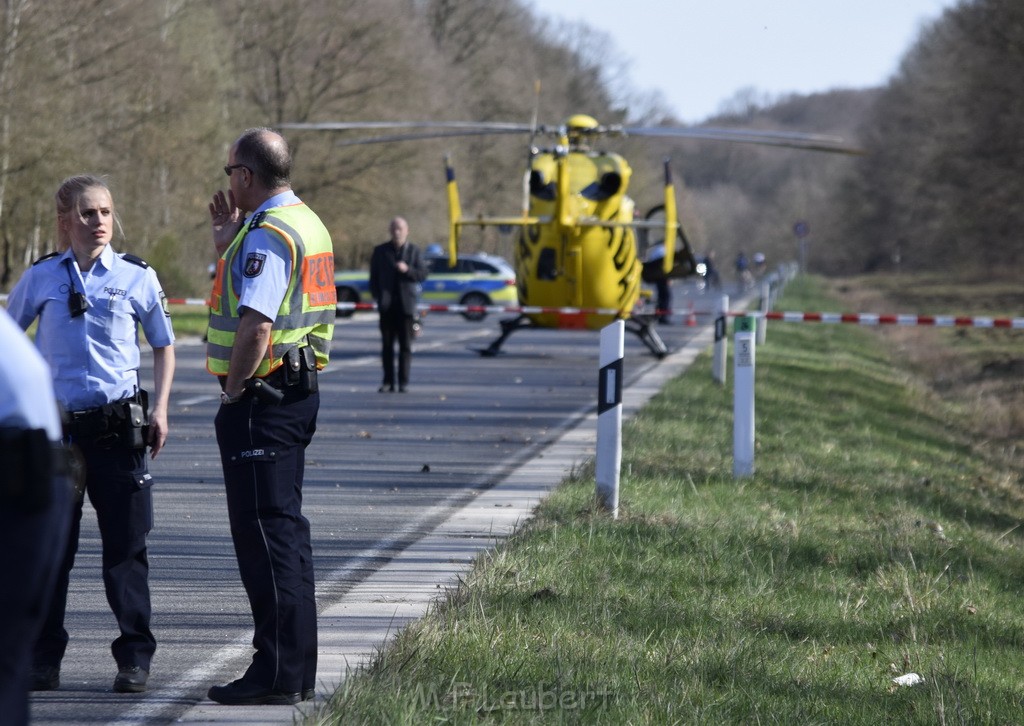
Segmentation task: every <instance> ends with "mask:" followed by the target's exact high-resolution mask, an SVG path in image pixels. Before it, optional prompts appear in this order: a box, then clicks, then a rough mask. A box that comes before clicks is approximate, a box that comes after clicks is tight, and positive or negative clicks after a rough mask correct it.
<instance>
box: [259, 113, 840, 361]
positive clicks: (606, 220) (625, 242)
mask: <svg viewBox="0 0 1024 726" xmlns="http://www.w3.org/2000/svg"><path fill="white" fill-rule="evenodd" d="M279 127H280V128H283V129H296V130H336V131H347V130H362V131H368V130H384V129H395V130H398V129H401V130H403V131H404V133H401V134H394V135H384V136H374V137H368V138H362V139H356V140H349V141H342V142H340V143H339V145H342V146H347V145H355V144H367V143H384V142H395V141H407V140H414V139H428V138H439V137H450V136H469V135H484V134H525V133H528V134H530V139H531V144H530V163H529V167H528V169H527V171H526V173H525V175H524V180H523V197H524V201H523V207H522V210H521V212H520V214H518V215H513V216H507V217H485V216H478V217H472V218H467V217H465V216H464V215H463V214H462V210H461V205H460V202H459V193H458V186H457V184H456V180H455V172H454V169H453V167H452V165H451V161H450V158H446V160H445V167H446V169H445V171H446V177H447V196H448V209H449V256H450V260H451V264H452V265H453V266H454V265H455V263H456V260H457V257H458V249H459V239H460V236H461V233H462V231H463V229H464V228H466V227H482V226H501V227H519V228H520V230H519V236H518V241H517V243H516V244H515V253H514V267H515V270H516V280H517V287H518V292H519V303H520V308H519V309H520V310H521V312H520V313H519V314H518V315H517V316H516V317H514V318H508V319H505V320H502V321H501V334H500V336H499V337H498V338H496V339H495V340H494V341H493V342H492V343H491V344H490V345H489V346H488V347H487V348H484V349H481V350H480V351H479V352H480V353H481V354H482V355H486V356H493V355H497V353H498V352H500V349H501V346H502V344H503V343H504V342H505V340H506V339H507V338H508V337H509V336H510V335H511V334H512V333H514V332H515V331H516V330H519V329H521V328H524V327H540V328H558V329H590V330H596V329H600V328H602V327H604V326H606V325H608V324H609V323H610V322H612V321H613V320H617V319H621V320H624V321H625V323H626V328H627V330H629V331H630V332H632V333H634V334H636V335H637V336H638V337H639V338H640V340H641V341H642V342H643V343H644V345H646V346H647V348H648V349H649V350H650V351H651V352H652V353H653V354H654V355H655V356H658V357H663V356H665V355H666V354H667V353H668V352H669V350H668V348H667V347H666V345H665V343H664V341H663V340H662V339H661V337H660V336H659V335H658V333H657V331H656V329H655V327H654V325H653V323H654V320H655V317H656V314H657V313H644V312H638V311H637V310H636V308H637V303H638V301H639V300H640V297H641V278H642V276H643V278H644V279H645V280H647V281H650V280H652V279H653V278H654V277H657V276H658V275H664V276H666V277H669V278H679V277H685V276H687V275H690V274H693V273H694V272H695V270H696V262H695V260H694V257H693V251H692V249H691V248H690V245H689V243H688V242H687V239H686V235H685V234H684V232H683V228H682V225H681V224H680V223H679V220H678V216H677V211H676V193H675V187H674V184H673V181H672V173H671V170H670V168H669V163H668V161H667V160H666V161H665V162H664V169H665V171H664V175H665V182H664V200H663V202H662V203H661V204H660V205H659V206H658V207H657V208H656V210H653V212H654V213H653V214H652V213H648V214H647V215H645V216H643V217H642V216H641V215H640V214H639V212H638V210H637V208H636V205H635V203H634V201H633V200H632V199H631V198H630V197H629V196H628V194H627V191H628V189H629V182H630V177H631V176H632V169H631V168H630V166H629V163H628V162H627V161H626V160H625V159H624V158H623V157H622V156H620V155H619V154H616V153H613V152H605V151H597V150H594V149H593V148H592V146H593V142H594V141H596V140H597V139H599V138H601V137H616V136H617V137H626V136H661V137H682V138H697V139H712V140H723V141H732V142H741V143H755V144H768V145H774V146H788V147H796V148H802V149H813V150H821V151H831V152H841V153H857V151H856V150H855V149H852V148H850V147H849V146H847V145H846V144H845V143H844V142H843V141H842V139H839V138H836V137H831V136H821V135H812V134H798V133H787V132H766V131H742V130H736V129H720V128H709V127H688V128H674V127H658V126H655V127H625V126H618V125H615V126H602V125H601V124H599V123H598V121H597V120H596V119H594V118H593V117H591V116H588V115H585V114H577V115H574V116H571V117H570V118H569V119H568V120H567V121H566V122H565V123H564V124H561V125H559V126H557V127H546V126H537V125H536V123H532V124H518V123H476V122H416V121H410V122H348V123H345V122H342V123H290V124H288V123H286V124H280V125H279ZM410 132H412V133H410ZM537 136H546V137H550V138H551V139H553V141H554V143H553V145H552V146H550V147H549V148H538V147H536V146H534V145H533V140H534V139H535V138H536V137H537ZM638 233H639V234H638ZM638 237H639V240H640V242H641V243H642V244H640V245H639V246H638ZM666 240H673V241H674V244H666V243H665V241H666ZM656 244H661V245H663V256H662V257H661V259H660V262H659V263H654V264H648V265H647V266H646V267H645V266H644V265H643V260H642V259H641V256H642V255H643V253H644V250H645V249H647V248H650V247H653V246H654V245H656ZM639 247H643V248H644V249H639Z"/></svg>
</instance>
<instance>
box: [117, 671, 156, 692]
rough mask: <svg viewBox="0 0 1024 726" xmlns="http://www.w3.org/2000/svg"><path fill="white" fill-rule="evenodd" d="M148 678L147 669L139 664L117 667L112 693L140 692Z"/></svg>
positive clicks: (144, 687) (143, 689) (144, 688)
mask: <svg viewBox="0 0 1024 726" xmlns="http://www.w3.org/2000/svg"><path fill="white" fill-rule="evenodd" d="M148 680H149V671H145V670H143V669H142V668H140V667H139V666H123V667H121V668H118V670H117V677H116V678H114V693H142V692H143V691H145V690H146V681H148Z"/></svg>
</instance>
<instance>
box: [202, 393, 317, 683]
mask: <svg viewBox="0 0 1024 726" xmlns="http://www.w3.org/2000/svg"><path fill="white" fill-rule="evenodd" d="M298 389H299V387H298V386H294V387H290V388H285V389H284V392H285V397H284V400H283V401H282V402H281V404H280V405H267V404H265V403H262V402H260V401H258V400H257V399H255V398H254V397H252V396H251V395H250V394H246V396H245V397H244V398H243V399H242V400H241V401H239V402H238V403H232V404H228V405H222V406H221V407H220V411H218V412H217V417H216V419H215V420H214V427H215V429H216V432H217V444H218V445H219V447H220V456H221V463H222V464H223V467H224V486H225V489H226V491H227V505H228V520H229V522H230V525H231V539H232V541H233V542H234V546H235V557H236V558H237V560H238V572H239V575H240V576H241V579H242V585H243V586H244V587H245V592H246V595H248V597H249V606H250V607H251V608H252V617H253V623H254V626H255V629H254V634H253V641H252V642H253V647H254V648H255V649H256V652H255V653H254V654H253V657H252V663H251V664H250V665H249V668H248V669H247V670H246V672H245V675H244V676H243V677H244V679H245V680H246V682H248V683H252V684H254V685H257V686H260V687H263V688H273V689H278V690H281V691H284V692H287V693H298V692H300V691H302V690H306V689H309V688H314V687H315V685H316V656H317V653H316V649H317V636H316V599H315V596H314V578H313V549H312V545H311V543H310V533H309V520H307V519H306V518H305V517H304V516H303V515H302V479H303V470H304V468H305V462H306V454H305V452H306V446H308V445H309V442H310V441H311V440H312V438H313V433H314V432H315V431H316V417H317V412H318V411H319V409H320V394H319V393H313V394H305V393H302V392H301V391H299V390H298Z"/></svg>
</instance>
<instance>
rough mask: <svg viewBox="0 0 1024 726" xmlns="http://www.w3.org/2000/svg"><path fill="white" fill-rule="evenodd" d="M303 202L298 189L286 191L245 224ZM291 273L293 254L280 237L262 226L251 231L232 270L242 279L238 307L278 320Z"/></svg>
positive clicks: (258, 210)
mask: <svg viewBox="0 0 1024 726" xmlns="http://www.w3.org/2000/svg"><path fill="white" fill-rule="evenodd" d="M301 203H302V201H301V200H300V199H299V198H298V197H297V196H296V195H295V193H294V192H291V191H287V192H282V193H281V194H277V195H275V196H273V197H271V198H270V199H268V200H267V201H265V202H264V203H263V204H261V205H260V206H259V209H257V210H256V211H255V212H254V213H253V214H252V216H250V217H248V218H247V219H246V220H245V222H244V224H245V225H248V224H249V222H250V220H252V218H253V217H255V216H256V215H257V214H259V213H260V212H265V211H266V210H268V209H271V208H273V207H286V206H289V205H293V204H301ZM291 274H292V253H291V250H290V249H289V248H288V246H287V245H286V244H285V243H284V242H283V241H282V240H281V238H280V237H279V236H277V235H276V234H272V233H269V232H267V231H265V230H263V229H261V228H256V229H254V230H252V231H251V232H247V233H246V235H245V239H243V240H242V250H241V252H239V254H237V255H235V261H234V269H232V270H231V279H232V280H238V281H239V283H238V285H239V288H238V290H239V293H238V306H239V307H245V308H250V309H252V310H255V311H257V312H259V313H262V314H263V315H265V316H267V317H268V318H270V319H271V320H274V319H276V318H277V314H278V312H280V310H281V302H282V301H283V300H284V297H285V295H286V294H287V293H288V282H289V281H290V280H291Z"/></svg>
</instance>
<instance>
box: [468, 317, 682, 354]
mask: <svg viewBox="0 0 1024 726" xmlns="http://www.w3.org/2000/svg"><path fill="white" fill-rule="evenodd" d="M625 323H626V330H628V331H629V332H631V333H633V334H634V335H636V336H637V337H638V338H640V340H641V341H642V342H643V344H644V345H646V346H647V349H648V350H650V351H651V353H653V354H654V355H655V356H657V357H658V358H664V357H665V356H666V355H668V354H669V349H668V346H666V345H665V341H663V340H662V339H661V336H660V335H658V331H657V330H655V329H654V318H652V317H646V316H639V315H636V316H633V317H632V318H628V319H627V320H626V321H625ZM530 327H533V321H532V320H530V318H529V316H527V315H520V316H518V317H515V318H506V319H505V320H502V321H501V335H499V336H498V337H497V338H495V339H494V340H493V341H492V342H491V344H490V345H489V346H487V347H486V348H475V349H474V350H476V352H477V353H479V354H480V355H482V356H483V357H485V358H493V357H494V356H496V355H498V353H500V352H501V346H502V344H504V342H505V340H507V339H508V337H509V336H510V335H512V333H514V332H516V331H517V330H519V329H520V328H530Z"/></svg>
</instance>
